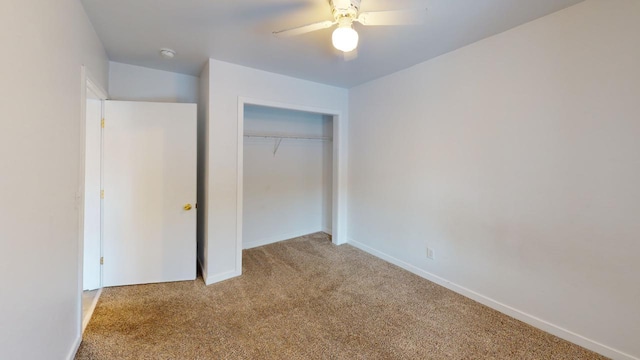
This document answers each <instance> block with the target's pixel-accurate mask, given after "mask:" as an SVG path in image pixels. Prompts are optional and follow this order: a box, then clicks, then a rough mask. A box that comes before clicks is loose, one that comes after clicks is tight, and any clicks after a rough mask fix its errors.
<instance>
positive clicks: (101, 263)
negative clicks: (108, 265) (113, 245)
mask: <svg viewBox="0 0 640 360" xmlns="http://www.w3.org/2000/svg"><path fill="white" fill-rule="evenodd" d="M100 265H104V256H100Z"/></svg>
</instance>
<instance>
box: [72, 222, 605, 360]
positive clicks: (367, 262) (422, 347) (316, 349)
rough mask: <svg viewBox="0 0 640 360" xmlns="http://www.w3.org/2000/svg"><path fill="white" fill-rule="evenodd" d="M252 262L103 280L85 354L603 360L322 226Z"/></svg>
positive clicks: (261, 251) (264, 250) (262, 251)
mask: <svg viewBox="0 0 640 360" xmlns="http://www.w3.org/2000/svg"><path fill="white" fill-rule="evenodd" d="M243 271H244V273H243V275H242V276H241V277H239V278H235V279H232V280H228V281H225V282H223V283H219V284H215V285H211V286H205V285H204V283H203V281H202V279H198V280H196V281H189V282H179V283H165V284H153V285H140V286H127V287H119V288H107V289H104V291H103V293H102V296H101V298H100V301H99V303H98V306H97V308H96V310H95V313H94V315H93V318H92V320H91V322H90V323H89V326H88V327H87V330H86V332H85V334H84V340H83V342H82V345H81V346H80V349H79V351H78V354H77V356H76V359H93V360H97V359H110V360H114V359H480V358H482V359H487V358H488V359H602V357H600V356H598V355H596V354H594V353H592V352H589V351H588V350H585V349H583V348H581V347H579V346H576V345H573V344H571V343H568V342H566V341H564V340H561V339H559V338H557V337H555V336H552V335H549V334H547V333H544V332H542V331H540V330H537V329H535V328H533V327H531V326H528V325H526V324H524V323H522V322H520V321H518V320H515V319H512V318H510V317H508V316H505V315H503V314H500V313H498V312H496V311H494V310H491V309H489V308H487V307H485V306H483V305H481V304H479V303H477V302H474V301H472V300H469V299H467V298H465V297H462V296H460V295H458V294H456V293H454V292H452V291H449V290H447V289H445V288H443V287H441V286H438V285H436V284H434V283H431V282H429V281H427V280H424V279H422V278H420V277H418V276H415V275H413V274H411V273H409V272H406V271H404V270H402V269H400V268H398V267H395V266H393V265H390V264H388V263H386V262H384V261H382V260H379V259H377V258H375V257H373V256H371V255H369V254H366V253H364V252H362V251H360V250H358V249H356V248H354V247H351V246H349V245H343V246H339V247H338V246H334V245H333V244H331V242H330V240H329V237H328V236H327V235H325V234H314V235H309V236H305V237H301V238H296V239H293V240H288V241H284V242H280V243H277V244H273V245H268V246H264V247H261V248H256V249H252V250H245V251H244V254H243Z"/></svg>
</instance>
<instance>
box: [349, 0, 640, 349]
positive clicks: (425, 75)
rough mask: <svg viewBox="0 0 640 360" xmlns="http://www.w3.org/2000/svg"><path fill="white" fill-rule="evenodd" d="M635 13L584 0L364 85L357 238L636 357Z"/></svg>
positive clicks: (612, 2) (353, 107) (354, 122)
mask: <svg viewBox="0 0 640 360" xmlns="http://www.w3.org/2000/svg"><path fill="white" fill-rule="evenodd" d="M638 19H640V1H636V0H588V1H586V2H584V3H581V4H578V5H576V6H574V7H571V8H568V9H566V10H564V11H561V12H558V13H555V14H552V15H550V16H547V17H544V18H542V19H539V20H536V21H534V22H531V23H529V24H525V25H523V26H521V27H518V28H516V29H513V30H510V31H507V32H505V33H502V34H500V35H497V36H494V37H491V38H489V39H486V40H483V41H480V42H478V43H476V44H473V45H470V46H468V47H465V48H462V49H460V50H457V51H455V52H453V53H449V54H447V55H444V56H441V57H439V58H436V59H434V60H431V61H428V62H425V63H422V64H420V65H417V66H415V67H413V68H410V69H407V70H404V71H401V72H398V73H395V74H392V75H390V76H387V77H384V78H381V79H378V80H376V81H373V82H370V83H367V84H364V85H361V86H359V87H356V88H353V89H352V90H351V91H350V103H349V105H350V128H349V134H350V137H349V154H350V157H349V166H350V168H349V194H350V196H349V237H350V239H352V241H353V242H354V243H355V244H356V245H358V246H361V247H363V248H366V249H367V250H369V251H372V252H374V253H377V254H378V255H381V256H388V259H391V260H393V261H396V262H397V263H400V264H402V265H403V266H405V267H406V268H410V269H412V270H413V271H415V272H417V273H420V274H422V275H424V276H428V277H430V278H432V279H435V280H437V281H439V282H440V283H442V284H445V285H447V286H449V287H452V288H454V289H456V290H458V291H461V292H464V293H466V294H467V295H469V296H472V297H475V298H477V299H481V300H482V301H483V302H485V303H488V304H491V306H494V307H496V308H499V309H501V310H502V311H507V312H510V313H511V314H513V315H515V316H517V317H519V318H521V319H524V320H525V321H528V322H530V323H533V324H535V325H537V326H541V327H543V328H547V330H550V331H552V332H555V333H557V334H560V335H561V336H563V337H565V338H568V339H571V340H572V341H576V342H578V343H581V344H583V345H585V346H588V347H590V348H592V349H595V350H598V351H600V352H603V353H605V354H607V355H609V356H613V357H616V358H631V356H628V357H625V355H623V353H627V354H630V355H633V356H635V357H636V358H640V341H638V340H639V339H640V286H639V285H638V284H639V282H638V274H640V262H639V261H638V253H640V241H638V239H640V221H638V214H640V186H638V184H640V141H639V140H638V139H640V120H639V119H640V102H639V101H638V99H640V67H639V66H638V64H640V41H638V34H640V21H638ZM427 246H429V247H431V248H433V249H434V250H435V260H433V261H430V260H427V259H426V256H425V255H426V247H427ZM394 259H395V260H394ZM438 277H439V278H438ZM448 282H452V283H453V284H450V283H448ZM457 285H459V286H460V287H457ZM497 302H499V303H501V304H499V303H497ZM502 305H505V306H502ZM508 307H511V309H509V308H508ZM518 311H519V312H523V313H525V314H522V313H518ZM545 321H546V322H548V323H550V324H545V323H544V322H545ZM562 329H566V331H565V330H562ZM570 332H573V333H575V334H572V333H570ZM581 337H584V338H581ZM586 339H590V341H588V340H586ZM597 343H599V344H597ZM608 347H609V348H608ZM613 349H615V350H616V351H614V350H613Z"/></svg>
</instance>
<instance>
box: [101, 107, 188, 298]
mask: <svg viewBox="0 0 640 360" xmlns="http://www.w3.org/2000/svg"><path fill="white" fill-rule="evenodd" d="M196 141H197V140H196V105H195V104H169V103H143V102H125V101H107V102H106V104H105V128H104V191H105V198H104V244H103V247H104V267H103V272H104V273H103V276H104V279H103V281H104V286H119V285H132V284H144V283H155V282H167V281H180V280H193V279H195V277H196V209H195V201H196V156H197V155H196ZM186 204H190V205H191V206H192V209H191V210H185V209H184V206H185V205H186Z"/></svg>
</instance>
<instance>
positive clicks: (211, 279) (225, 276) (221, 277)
mask: <svg viewBox="0 0 640 360" xmlns="http://www.w3.org/2000/svg"><path fill="white" fill-rule="evenodd" d="M240 275H242V273H238V272H237V271H235V270H232V271H227V272H223V273H220V274H216V275H213V276H208V277H207V280H206V281H205V282H204V284H205V285H211V284H215V283H218V282H221V281H225V280H229V279H232V278H234V277H236V276H240Z"/></svg>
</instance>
